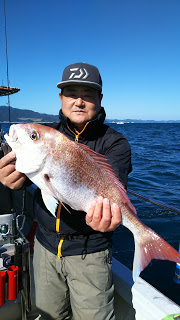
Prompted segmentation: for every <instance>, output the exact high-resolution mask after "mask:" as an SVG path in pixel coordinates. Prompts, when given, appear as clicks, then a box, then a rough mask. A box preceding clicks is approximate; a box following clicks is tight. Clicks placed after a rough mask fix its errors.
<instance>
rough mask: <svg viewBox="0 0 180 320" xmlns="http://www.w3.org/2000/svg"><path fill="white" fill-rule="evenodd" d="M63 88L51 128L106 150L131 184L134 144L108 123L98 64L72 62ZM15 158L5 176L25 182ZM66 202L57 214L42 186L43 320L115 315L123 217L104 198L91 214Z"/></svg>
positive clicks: (38, 282) (3, 164) (39, 293)
mask: <svg viewBox="0 0 180 320" xmlns="http://www.w3.org/2000/svg"><path fill="white" fill-rule="evenodd" d="M57 87H58V88H60V89H61V92H60V93H59V96H60V100H61V110H60V113H59V118H60V122H59V123H55V124H53V127H54V128H56V129H57V130H59V131H60V132H62V133H64V134H65V135H66V136H67V137H68V138H69V139H71V140H74V141H76V142H77V143H82V144H85V145H87V146H88V147H89V148H90V149H92V150H94V151H96V152H98V153H101V154H103V155H105V156H106V157H107V159H108V163H109V164H110V165H111V166H112V169H113V170H114V172H115V173H116V175H117V176H118V177H119V179H120V180H121V181H122V183H123V184H124V186H125V187H126V186H127V176H128V173H129V172H130V171H131V154H130V147H129V144H128V142H127V140H126V139H125V138H124V137H123V136H122V134H120V133H118V132H116V131H114V130H113V129H111V128H110V127H108V126H107V125H105V124H104V120H105V111H104V109H103V108H102V107H101V100H102V80H101V76H100V73H99V70H98V69H97V68H96V67H94V66H92V65H89V64H86V63H75V64H72V65H70V66H67V67H66V68H65V70H64V72H63V76H62V81H61V82H60V83H58V85H57ZM13 157H14V154H13V153H11V154H9V155H8V156H6V157H4V159H2V160H0V181H1V182H2V183H4V184H5V185H7V186H9V187H11V188H19V187H21V186H22V185H23V183H24V180H25V177H24V175H22V174H21V173H18V172H17V171H15V168H14V164H12V163H9V161H10V160H11V159H12V158H13ZM67 174H68V173H67ZM97 179H98V177H97ZM75 192H76V190H75ZM65 207H66V208H67V209H68V211H70V213H71V214H70V213H69V212H68V211H67V210H66V208H65ZM65 207H64V206H62V207H61V206H60V205H59V207H58V209H57V219H55V218H54V217H53V216H52V215H51V214H50V213H49V211H48V210H47V209H46V207H45V205H44V203H43V200H42V197H41V193H40V190H39V189H37V191H36V194H35V204H34V211H35V216H36V220H37V221H38V226H37V230H36V240H35V247H34V277H35V288H36V304H37V307H38V309H39V312H40V314H41V316H40V318H39V319H71V316H72V315H73V319H74V320H81V319H82V320H84V319H86V320H107V319H115V316H114V310H113V290H114V288H113V284H112V272H111V237H112V231H113V230H114V229H115V228H117V226H118V225H119V224H120V223H121V214H120V210H119V208H118V206H117V205H116V204H112V206H110V202H109V200H108V199H103V198H102V197H98V198H97V199H94V201H93V203H92V206H91V208H90V209H89V211H88V213H87V214H86V213H85V212H79V211H75V210H73V209H72V208H70V207H68V206H67V205H66V204H65Z"/></svg>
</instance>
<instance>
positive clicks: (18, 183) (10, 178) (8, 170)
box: [0, 151, 26, 190]
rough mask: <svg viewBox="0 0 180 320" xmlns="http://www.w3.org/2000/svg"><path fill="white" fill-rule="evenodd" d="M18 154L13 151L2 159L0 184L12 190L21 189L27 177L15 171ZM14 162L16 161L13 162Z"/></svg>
mask: <svg viewBox="0 0 180 320" xmlns="http://www.w3.org/2000/svg"><path fill="white" fill-rule="evenodd" d="M15 158H16V154H15V153H14V152H13V151H11V152H9V153H8V154H7V155H5V156H4V157H3V158H1V159H0V182H1V183H2V184H3V185H5V186H7V187H8V188H10V189H13V190H16V189H20V188H21V187H22V185H23V183H24V181H25V180H26V176H25V175H24V174H23V173H21V172H19V171H16V169H15ZM13 160H14V161H13Z"/></svg>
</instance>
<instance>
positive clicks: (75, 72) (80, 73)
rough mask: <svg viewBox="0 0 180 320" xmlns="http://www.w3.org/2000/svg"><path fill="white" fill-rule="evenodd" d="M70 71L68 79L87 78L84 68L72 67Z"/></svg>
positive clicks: (87, 74)
mask: <svg viewBox="0 0 180 320" xmlns="http://www.w3.org/2000/svg"><path fill="white" fill-rule="evenodd" d="M70 71H72V73H71V75H70V77H69V79H87V77H88V76H89V73H88V72H87V70H86V69H85V68H72V69H70Z"/></svg>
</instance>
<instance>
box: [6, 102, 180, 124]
mask: <svg viewBox="0 0 180 320" xmlns="http://www.w3.org/2000/svg"><path fill="white" fill-rule="evenodd" d="M10 111H11V122H58V121H59V116H58V115H52V114H46V113H39V112H35V111H32V110H23V109H18V108H13V107H11V109H10ZM8 121H9V108H8V107H7V106H0V122H8ZM107 122H110V123H158V122H159V123H170V122H172V123H180V120H167V121H163V120H162V121H155V120H141V119H121V120H120V119H106V123H107Z"/></svg>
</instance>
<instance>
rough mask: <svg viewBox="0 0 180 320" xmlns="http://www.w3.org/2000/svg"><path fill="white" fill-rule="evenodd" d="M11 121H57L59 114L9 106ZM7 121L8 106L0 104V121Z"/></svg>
mask: <svg viewBox="0 0 180 320" xmlns="http://www.w3.org/2000/svg"><path fill="white" fill-rule="evenodd" d="M10 117H11V122H58V121H59V116H58V115H52V114H46V113H39V112H35V111H32V110H23V109H18V108H12V107H11V108H10ZM2 121H3V122H8V121H9V108H8V107H6V106H0V122H2Z"/></svg>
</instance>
